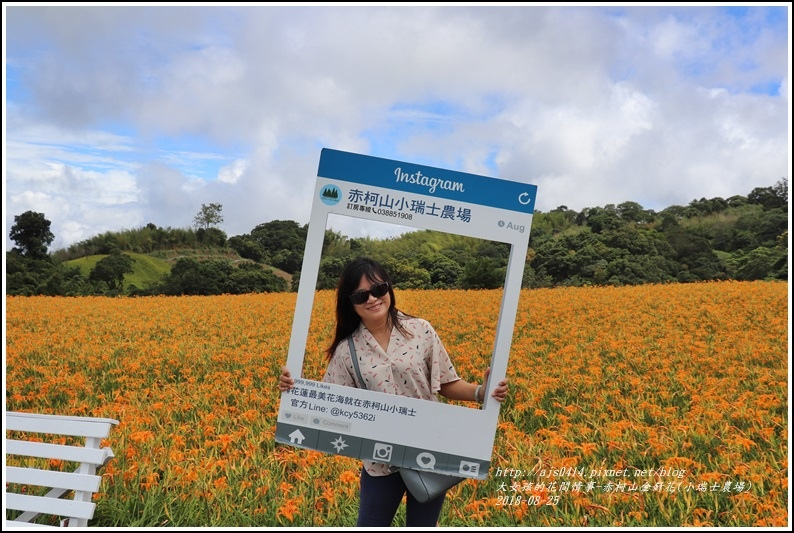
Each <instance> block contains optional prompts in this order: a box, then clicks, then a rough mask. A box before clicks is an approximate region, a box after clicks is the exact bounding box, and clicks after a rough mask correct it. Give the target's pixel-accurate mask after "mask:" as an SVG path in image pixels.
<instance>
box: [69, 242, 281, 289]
mask: <svg viewBox="0 0 794 533" xmlns="http://www.w3.org/2000/svg"><path fill="white" fill-rule="evenodd" d="M124 253H125V254H127V255H129V256H130V257H132V258H133V259H134V260H135V262H134V264H133V266H132V268H133V269H134V270H133V272H132V273H131V274H125V275H124V286H125V287H128V286H130V285H135V286H136V287H138V288H141V289H142V288H146V287H148V286H150V285H152V284H154V283H157V282H158V281H160V280H161V279H162V278H164V277H165V276H167V275H168V274H169V273H170V272H171V267H172V266H173V264H174V263H176V261H177V260H178V259H181V258H190V259H194V260H196V261H209V260H224V261H229V262H232V263H238V262H240V261H249V260H248V259H243V258H241V257H240V256H239V255H238V254H237V253H236V252H234V251H233V250H231V251H229V250H215V251H208V250H206V249H195V250H194V249H179V250H166V251H161V252H156V253H155V254H151V255H149V254H137V253H132V252H124ZM105 257H107V255H102V254H100V255H89V256H86V257H81V258H79V259H72V260H71V261H66V262H65V263H64V264H65V265H66V266H69V267H78V268H79V269H80V272H81V273H82V274H83V275H84V276H86V277H88V276H89V275H90V274H91V269H93V268H94V267H95V266H96V264H97V263H98V262H99V261H100V260H102V259H104V258H105ZM269 268H270V269H271V270H273V273H274V274H276V275H277V276H279V277H280V278H283V279H285V280H286V281H287V283H291V282H292V276H291V275H290V274H288V273H287V272H284V271H283V270H279V269H277V268H274V267H269Z"/></svg>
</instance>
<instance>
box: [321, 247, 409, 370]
mask: <svg viewBox="0 0 794 533" xmlns="http://www.w3.org/2000/svg"><path fill="white" fill-rule="evenodd" d="M361 276H366V277H367V279H368V280H369V281H371V282H372V283H376V282H378V281H386V282H388V283H389V296H390V298H389V300H391V302H390V303H389V318H388V320H389V324H391V325H394V326H396V327H397V329H398V330H400V332H401V333H402V334H403V335H405V336H406V337H410V336H411V334H410V332H409V331H407V330H406V329H405V328H404V327H403V325H402V324H401V323H400V315H402V317H403V318H405V317H408V316H410V315H406V314H405V313H402V312H401V311H400V310H398V309H397V299H396V298H395V297H394V284H393V283H392V280H391V277H389V274H388V273H387V272H386V270H385V269H384V268H383V266H382V265H381V264H380V263H378V262H377V261H375V260H373V259H370V258H369V257H358V258H356V259H354V260H352V261H351V262H350V263H348V264H347V266H346V267H345V269H344V270H343V271H342V274H341V275H340V276H339V283H338V285H337V287H336V332H335V333H334V340H333V342H331V345H330V346H329V347H328V349H327V350H326V356H327V357H328V359H329V360H330V359H331V358H332V357H333V356H334V352H335V351H336V347H337V346H339V343H341V342H342V341H344V340H345V339H346V338H347V337H348V336H350V335H351V334H352V333H353V332H354V331H356V328H358V326H359V324H361V317H360V316H358V313H356V310H355V309H354V308H353V302H351V301H350V294H352V293H353V291H355V290H356V289H358V284H359V283H361Z"/></svg>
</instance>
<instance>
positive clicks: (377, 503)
mask: <svg viewBox="0 0 794 533" xmlns="http://www.w3.org/2000/svg"><path fill="white" fill-rule="evenodd" d="M406 492H408V491H407V489H406V488H405V483H403V478H402V477H400V474H399V473H396V474H390V475H388V476H370V475H369V474H367V472H366V470H364V469H363V468H362V469H361V492H360V498H361V499H360V502H359V505H358V522H357V523H356V526H357V527H389V526H391V525H392V520H394V515H395V514H397V508H398V507H399V506H400V502H401V501H402V499H403V495H405V494H406ZM446 495H447V493H446V492H445V493H444V494H442V495H441V496H439V497H438V498H435V499H433V500H430V501H429V502H425V503H419V502H418V501H417V500H416V498H414V497H413V496H411V493H410V492H408V500H407V502H406V507H405V526H406V527H435V526H436V525H438V517H439V515H440V514H441V507H442V506H443V505H444V499H445V497H446Z"/></svg>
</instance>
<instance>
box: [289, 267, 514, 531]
mask: <svg viewBox="0 0 794 533" xmlns="http://www.w3.org/2000/svg"><path fill="white" fill-rule="evenodd" d="M350 336H352V339H353V344H354V346H355V352H356V355H357V357H358V358H359V361H361V365H360V366H361V373H362V377H363V378H364V381H365V382H366V383H365V384H366V387H367V389H369V390H376V391H380V392H388V393H391V394H399V395H402V396H411V397H414V398H421V399H425V400H431V401H439V400H438V397H437V396H436V394H437V393H441V395H442V396H444V397H446V398H449V399H450V400H471V401H475V398H476V401H478V402H482V401H483V400H484V397H485V388H484V387H483V386H482V385H478V384H474V383H468V382H466V381H464V380H463V379H461V378H460V377H459V376H458V375H457V373H456V372H455V367H454V366H453V364H452V362H451V361H450V359H449V355H448V354H447V351H446V350H445V349H444V346H443V344H442V343H441V339H439V337H438V335H437V334H436V332H435V330H434V329H433V327H432V326H431V325H430V323H429V322H427V321H426V320H424V319H421V318H417V317H414V316H411V315H407V314H405V313H403V312H401V311H399V310H398V309H397V307H396V302H395V297H394V287H393V285H392V282H391V279H390V278H389V275H388V274H387V273H386V271H385V270H384V269H383V267H382V266H381V265H380V264H379V263H377V262H376V261H373V260H372V259H369V258H365V257H361V258H358V259H355V260H354V261H352V262H351V263H349V264H348V265H347V266H346V267H345V269H344V271H343V272H342V275H341V276H340V278H339V285H338V287H337V292H336V332H335V335H334V339H333V342H331V344H330V346H329V347H328V349H327V351H326V355H327V356H328V359H329V363H328V368H327V369H326V372H325V376H324V377H323V381H324V382H327V383H335V384H338V385H345V386H349V387H356V386H357V381H356V378H355V375H356V374H355V370H354V368H353V363H352V358H351V353H350V348H349V345H348V343H347V338H348V337H350ZM281 372H282V373H281V377H280V378H279V389H280V390H281V391H286V390H289V389H291V388H292V387H293V385H294V381H293V379H292V377H291V374H290V372H289V370H288V369H287V368H286V367H282V369H281ZM489 374H490V368H489V369H487V370H486V371H485V374H484V377H483V383H485V382H487V380H488V375H489ZM506 395H507V378H505V379H503V380H502V381H500V382H499V384H498V385H497V386H496V387H495V388H494V391H493V393H492V394H491V396H492V397H493V398H494V399H496V400H498V401H500V402H501V401H503V400H504V399H505V397H506ZM406 492H407V491H406V487H405V484H404V483H403V480H402V477H401V476H400V475H399V474H397V475H395V474H394V473H393V472H392V471H391V470H390V469H389V465H386V464H383V463H376V462H373V461H364V466H363V468H362V470H361V484H360V500H359V511H358V521H357V523H356V525H357V526H359V527H378V526H380V527H384V526H390V525H391V523H392V520H393V519H394V516H395V514H396V512H397V508H398V507H399V505H400V502H401V501H402V498H403V496H404V495H405V494H406ZM407 494H408V496H407V504H406V526H407V527H432V526H435V525H436V524H437V522H438V517H439V515H440V514H441V507H442V506H443V504H444V499H445V496H446V494H444V495H442V496H439V497H438V498H435V499H433V500H430V501H428V502H426V503H420V502H419V501H417V500H416V499H415V498H414V497H413V496H412V495H411V493H410V492H407Z"/></svg>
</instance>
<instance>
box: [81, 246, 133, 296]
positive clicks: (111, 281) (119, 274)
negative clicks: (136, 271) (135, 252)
mask: <svg viewBox="0 0 794 533" xmlns="http://www.w3.org/2000/svg"><path fill="white" fill-rule="evenodd" d="M134 264H135V260H134V259H133V258H132V257H130V256H129V255H127V254H123V253H121V252H119V251H118V250H117V251H115V252H113V253H112V254H110V255H108V256H107V257H105V258H103V259H100V260H99V261H98V262H97V264H96V265H94V268H92V269H91V272H90V273H89V275H88V279H89V280H91V281H104V282H105V283H107V285H108V288H109V289H110V290H112V291H117V290H121V289H122V288H123V286H124V274H131V273H132V272H133V265H134Z"/></svg>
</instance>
